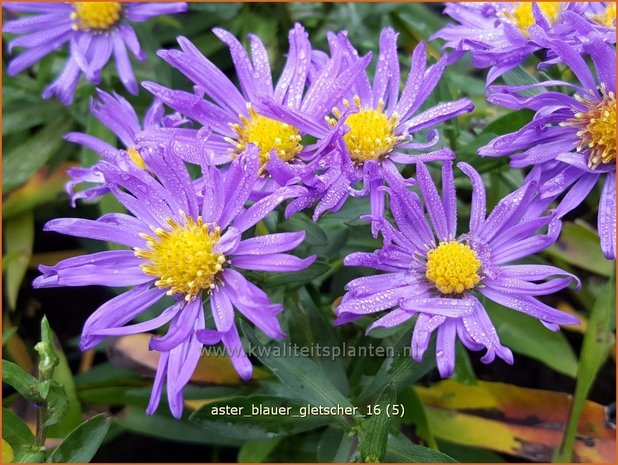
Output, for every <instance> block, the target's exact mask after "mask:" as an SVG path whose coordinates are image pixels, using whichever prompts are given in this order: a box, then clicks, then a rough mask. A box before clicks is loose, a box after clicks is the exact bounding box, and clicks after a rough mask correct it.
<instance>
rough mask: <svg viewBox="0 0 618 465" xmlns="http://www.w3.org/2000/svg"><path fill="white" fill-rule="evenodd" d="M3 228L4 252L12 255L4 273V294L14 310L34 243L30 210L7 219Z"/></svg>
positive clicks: (32, 219) (32, 218) (32, 217)
mask: <svg viewBox="0 0 618 465" xmlns="http://www.w3.org/2000/svg"><path fill="white" fill-rule="evenodd" d="M4 228H5V229H4V237H5V253H6V254H7V255H11V256H12V257H13V258H12V260H11V261H10V263H9V265H8V266H7V269H6V273H5V279H6V296H7V300H8V304H9V308H10V309H12V310H15V307H16V305H17V295H18V293H19V288H20V287H21V284H22V281H23V279H24V276H25V275H26V270H27V269H28V263H29V262H30V257H31V256H32V246H33V244H34V216H33V214H32V211H27V212H25V213H22V214H21V215H19V216H15V217H13V218H11V219H10V220H7V221H6V222H5V226H4Z"/></svg>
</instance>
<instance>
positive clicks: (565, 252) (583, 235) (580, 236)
mask: <svg viewBox="0 0 618 465" xmlns="http://www.w3.org/2000/svg"><path fill="white" fill-rule="evenodd" d="M545 253H546V254H547V255H549V256H551V257H555V258H558V259H560V260H564V261H565V262H567V263H569V264H571V265H575V266H578V267H580V268H582V269H584V270H587V271H592V272H593V273H596V274H600V275H601V276H610V275H611V273H612V271H613V269H614V262H612V261H610V260H606V259H605V257H604V256H603V253H602V252H601V248H600V246H599V236H598V234H597V233H596V231H594V230H593V229H592V228H590V227H587V226H584V225H583V224H579V223H571V222H568V221H567V222H565V223H564V224H563V225H562V232H561V233H560V237H559V238H558V240H557V241H556V243H555V244H554V245H552V246H551V247H549V248H548V249H547V250H546V251H545Z"/></svg>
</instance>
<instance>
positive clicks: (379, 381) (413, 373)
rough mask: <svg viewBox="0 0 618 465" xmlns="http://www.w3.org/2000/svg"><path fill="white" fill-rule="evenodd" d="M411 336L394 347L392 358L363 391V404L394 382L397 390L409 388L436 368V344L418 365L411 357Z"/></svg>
mask: <svg viewBox="0 0 618 465" xmlns="http://www.w3.org/2000/svg"><path fill="white" fill-rule="evenodd" d="M409 348H410V334H409V333H406V334H404V335H403V337H402V338H401V339H400V340H399V342H397V343H396V344H395V346H394V347H393V355H394V356H392V357H388V358H387V359H386V360H384V362H383V363H382V366H381V367H380V370H379V371H378V373H377V374H376V375H375V376H374V377H373V379H372V381H371V382H370V383H369V384H368V385H367V387H365V389H363V391H362V393H361V395H360V396H359V398H360V400H361V402H367V401H370V400H372V399H373V398H374V397H375V396H376V395H377V394H378V393H379V392H381V391H382V389H384V388H385V387H386V385H387V384H388V383H390V382H392V383H393V384H394V385H395V389H397V390H399V389H401V388H402V387H404V386H409V385H411V384H413V383H415V382H416V381H418V380H419V379H421V378H422V377H423V376H424V375H425V374H426V373H428V372H429V371H430V370H432V369H433V368H434V367H435V366H436V360H435V357H434V356H433V354H434V353H435V343H434V342H432V343H431V344H430V345H429V348H428V349H427V351H426V352H425V356H424V357H423V360H422V361H421V363H417V362H415V361H413V360H412V358H411V357H410V351H409Z"/></svg>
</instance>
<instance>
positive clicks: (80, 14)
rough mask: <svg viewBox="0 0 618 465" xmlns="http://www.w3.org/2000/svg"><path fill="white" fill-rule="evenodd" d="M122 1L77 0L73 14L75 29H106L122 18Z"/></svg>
mask: <svg viewBox="0 0 618 465" xmlns="http://www.w3.org/2000/svg"><path fill="white" fill-rule="evenodd" d="M121 12H122V3H120V2H77V3H75V12H74V13H73V14H72V15H71V18H72V19H73V27H74V29H83V30H87V29H94V30H99V31H102V30H105V29H109V28H110V27H112V26H113V25H114V24H116V23H117V22H118V20H120V14H121Z"/></svg>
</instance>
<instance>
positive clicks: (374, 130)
mask: <svg viewBox="0 0 618 465" xmlns="http://www.w3.org/2000/svg"><path fill="white" fill-rule="evenodd" d="M354 103H355V105H356V107H357V108H358V109H359V111H358V112H357V113H352V114H351V115H349V116H348V117H347V118H346V120H345V125H346V126H347V127H348V128H349V131H348V132H347V133H346V134H345V135H344V136H343V139H344V141H345V144H346V146H347V148H348V152H349V153H350V157H351V158H352V160H354V161H355V162H357V163H363V162H365V161H367V160H378V159H380V158H383V157H384V156H386V155H388V154H389V153H390V152H392V151H393V149H394V148H395V144H396V143H397V142H398V141H399V140H401V139H402V137H400V136H396V135H395V128H396V127H397V118H398V117H397V114H396V113H395V114H393V115H392V116H391V117H390V118H389V117H388V116H386V115H385V114H384V113H383V111H382V108H383V106H384V102H383V101H382V100H380V101H379V102H378V108H376V109H373V108H362V105H361V101H360V98H359V97H354ZM344 105H345V106H346V107H349V106H350V103H349V102H348V101H347V100H344ZM333 113H334V114H335V116H336V117H337V119H341V112H340V111H339V110H338V109H337V108H334V109H333ZM328 122H329V123H330V124H331V125H335V124H336V123H337V121H336V120H335V119H333V118H329V119H328Z"/></svg>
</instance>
